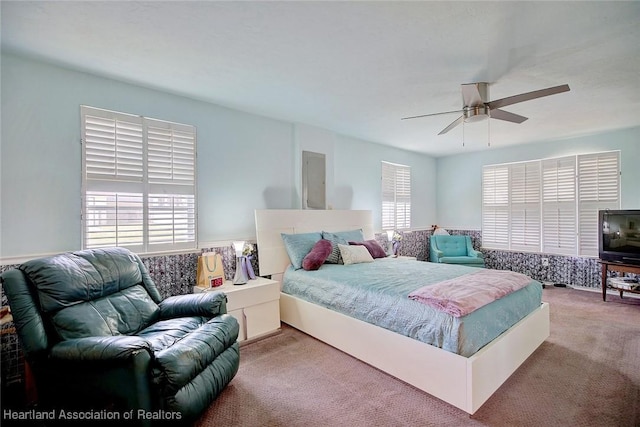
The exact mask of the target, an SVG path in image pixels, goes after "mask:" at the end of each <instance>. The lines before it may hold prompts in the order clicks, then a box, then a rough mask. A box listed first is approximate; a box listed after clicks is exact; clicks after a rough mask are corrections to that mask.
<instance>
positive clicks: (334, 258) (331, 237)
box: [322, 231, 349, 264]
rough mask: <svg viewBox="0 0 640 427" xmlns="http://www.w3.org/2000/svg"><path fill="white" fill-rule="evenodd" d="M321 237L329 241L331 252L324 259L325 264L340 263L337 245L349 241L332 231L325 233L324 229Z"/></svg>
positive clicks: (346, 243)
mask: <svg viewBox="0 0 640 427" xmlns="http://www.w3.org/2000/svg"><path fill="white" fill-rule="evenodd" d="M322 238H323V239H325V240H328V241H329V242H331V245H332V248H331V254H330V255H329V257H328V258H327V260H326V261H325V262H326V263H327V264H342V257H341V256H340V250H339V249H338V245H348V244H349V243H348V242H347V241H346V240H345V239H343V238H342V237H339V236H337V235H335V234H333V233H327V232H326V231H323V232H322Z"/></svg>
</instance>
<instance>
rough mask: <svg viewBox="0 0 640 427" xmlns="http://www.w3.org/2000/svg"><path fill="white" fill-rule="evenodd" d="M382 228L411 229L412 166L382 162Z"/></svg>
mask: <svg viewBox="0 0 640 427" xmlns="http://www.w3.org/2000/svg"><path fill="white" fill-rule="evenodd" d="M380 181H381V198H382V205H381V220H382V230H409V229H411V167H410V166H407V165H401V164H398V163H391V162H386V161H382V162H381V178H380Z"/></svg>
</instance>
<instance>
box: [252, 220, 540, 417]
mask: <svg viewBox="0 0 640 427" xmlns="http://www.w3.org/2000/svg"><path fill="white" fill-rule="evenodd" d="M255 215H256V237H257V244H258V250H259V264H260V275H261V276H266V275H272V278H273V279H274V280H279V281H281V280H282V273H283V272H284V271H285V269H286V268H287V266H288V265H289V263H290V261H289V257H288V255H287V253H286V250H285V248H284V243H283V241H282V238H281V236H280V233H306V232H312V231H330V232H333V231H344V230H353V229H358V228H361V229H362V230H363V233H364V236H365V238H367V239H372V238H373V235H374V233H373V221H372V215H371V211H339V210H325V211H320V210H293V209H291V210H256V212H255ZM280 316H281V319H282V321H283V322H284V323H287V324H289V325H291V326H293V327H294V328H296V329H299V330H301V331H303V332H305V333H307V334H309V335H311V336H313V337H315V338H317V339H319V340H321V341H324V342H325V343H327V344H329V345H331V346H333V347H335V348H337V349H339V350H342V351H344V352H345V353H347V354H350V355H351V356H353V357H355V358H357V359H360V360H362V361H363V362H366V363H368V364H369V365H371V366H374V367H376V368H378V369H380V370H382V371H384V372H386V373H388V374H390V375H392V376H394V377H396V378H398V379H400V380H402V381H405V382H407V383H409V384H411V385H413V386H415V387H417V388H419V389H421V390H423V391H425V392H427V393H429V394H430V395H432V396H435V397H437V398H439V399H442V400H444V401H445V402H447V403H449V404H451V405H453V406H455V407H457V408H460V409H462V410H463V411H465V412H467V413H469V414H473V413H475V412H476V411H477V410H478V409H479V408H480V407H481V406H482V404H483V403H484V402H486V401H487V399H489V397H491V395H492V394H493V393H494V392H495V391H496V390H497V389H498V388H499V387H500V386H501V385H502V384H503V383H504V382H505V381H506V380H507V378H509V376H510V375H511V374H512V373H513V372H515V370H516V369H517V368H518V367H519V366H520V365H521V364H522V363H523V362H524V361H525V360H526V359H527V357H529V356H530V355H531V354H532V353H533V352H534V351H535V349H536V348H538V346H540V344H542V342H544V340H545V339H546V338H547V337H548V336H549V305H548V303H542V305H541V306H540V307H539V308H537V309H536V310H535V311H534V312H533V313H531V314H529V315H528V316H527V317H525V318H524V319H522V320H521V321H520V322H518V323H516V324H515V325H514V326H512V327H511V328H510V329H508V330H507V331H506V332H504V333H503V334H502V335H500V336H499V337H497V338H496V339H495V340H493V341H492V342H491V343H489V344H487V345H486V346H485V347H483V348H482V349H481V350H480V351H478V352H477V353H476V354H474V355H473V356H471V357H463V356H459V355H457V354H454V353H450V352H448V351H445V350H442V349H440V348H437V347H434V346H431V345H428V344H425V343H422V342H420V341H416V340H414V339H411V338H408V337H406V336H403V335H399V334H397V333H394V332H391V331H389V330H386V329H383V328H380V327H378V326H374V325H372V324H369V323H366V322H363V321H360V320H358V319H355V318H352V317H349V316H346V315H343V314H341V313H338V312H335V311H332V310H329V309H326V308H324V307H321V306H318V305H315V304H312V303H309V302H307V301H304V300H301V299H299V298H296V297H293V296H290V295H287V294H284V293H281V294H280Z"/></svg>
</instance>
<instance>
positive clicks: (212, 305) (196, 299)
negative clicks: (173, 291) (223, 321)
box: [159, 291, 227, 319]
mask: <svg viewBox="0 0 640 427" xmlns="http://www.w3.org/2000/svg"><path fill="white" fill-rule="evenodd" d="M159 306H160V318H161V319H172V318H175V317H185V316H206V317H215V316H218V315H220V314H225V313H226V312H227V296H226V295H225V294H224V293H223V292H221V291H213V292H202V293H199V294H191V295H176V296H173V297H169V298H167V299H165V300H163V301H162V302H160V305H159Z"/></svg>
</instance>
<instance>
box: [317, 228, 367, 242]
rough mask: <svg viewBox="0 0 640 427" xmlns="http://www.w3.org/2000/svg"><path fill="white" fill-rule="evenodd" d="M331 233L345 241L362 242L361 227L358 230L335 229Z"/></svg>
mask: <svg viewBox="0 0 640 427" xmlns="http://www.w3.org/2000/svg"><path fill="white" fill-rule="evenodd" d="M323 233H324V231H323ZM333 234H335V235H336V236H338V237H340V238H342V239H344V240H347V241H352V242H364V234H363V233H362V229H361V228H360V229H358V230H349V231H336V232H335V233H333ZM340 244H341V245H342V244H343V243H340Z"/></svg>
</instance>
